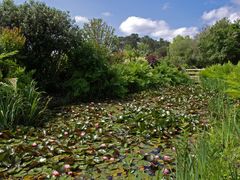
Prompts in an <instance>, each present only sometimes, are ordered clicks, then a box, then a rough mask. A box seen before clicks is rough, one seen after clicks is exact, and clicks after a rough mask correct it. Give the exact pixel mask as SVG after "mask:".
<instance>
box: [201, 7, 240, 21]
mask: <svg viewBox="0 0 240 180" xmlns="http://www.w3.org/2000/svg"><path fill="white" fill-rule="evenodd" d="M222 18H228V19H229V20H230V21H231V22H233V21H235V20H237V19H238V18H240V12H239V11H236V10H234V9H233V8H232V7H228V6H223V7H220V8H218V9H213V10H211V11H208V12H207V11H205V12H204V13H203V15H202V19H203V20H204V21H205V22H206V23H207V24H214V23H215V22H216V21H218V20H220V19H222Z"/></svg>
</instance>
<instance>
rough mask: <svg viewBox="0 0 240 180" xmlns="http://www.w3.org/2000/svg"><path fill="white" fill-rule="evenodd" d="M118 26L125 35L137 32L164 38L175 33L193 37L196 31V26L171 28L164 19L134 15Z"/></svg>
mask: <svg viewBox="0 0 240 180" xmlns="http://www.w3.org/2000/svg"><path fill="white" fill-rule="evenodd" d="M119 28H120V30H121V31H122V32H123V33H124V34H126V35H130V34H132V33H138V34H139V35H150V36H152V37H155V38H164V39H166V40H172V39H173V38H174V37H175V36H177V35H182V36H191V37H193V36H195V35H196V34H197V33H198V28H197V27H181V28H178V29H171V28H170V27H169V25H168V24H167V23H166V22H165V21H164V20H151V19H145V18H141V17H136V16H130V17H128V18H127V19H126V20H125V21H123V22H122V24H121V25H120V27H119Z"/></svg>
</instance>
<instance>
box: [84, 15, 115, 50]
mask: <svg viewBox="0 0 240 180" xmlns="http://www.w3.org/2000/svg"><path fill="white" fill-rule="evenodd" d="M114 31H115V30H114V28H113V27H111V26H109V25H107V23H106V22H104V21H103V20H102V19H95V18H94V19H92V20H91V21H90V22H89V23H85V24H84V26H83V29H82V33H83V38H84V40H86V41H88V42H91V43H95V44H97V45H99V46H103V47H106V48H107V49H109V50H111V51H113V50H115V49H116V41H117V38H116V36H115V35H114Z"/></svg>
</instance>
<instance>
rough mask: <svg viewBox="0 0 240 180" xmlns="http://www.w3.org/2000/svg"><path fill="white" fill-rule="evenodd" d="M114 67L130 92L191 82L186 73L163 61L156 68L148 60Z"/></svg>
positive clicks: (123, 84)
mask: <svg viewBox="0 0 240 180" xmlns="http://www.w3.org/2000/svg"><path fill="white" fill-rule="evenodd" d="M114 68H115V71H116V72H117V73H118V75H119V77H120V82H121V83H122V86H123V87H125V88H126V89H127V90H128V92H136V91H140V90H144V89H148V88H157V87H162V86H167V85H179V84H186V83H189V82H190V80H189V78H188V76H187V75H186V74H184V73H182V72H180V71H178V70H177V68H174V67H172V66H170V65H168V64H166V63H163V62H162V63H157V64H156V65H155V66H154V68H151V66H149V64H148V63H147V62H146V61H144V62H143V61H139V62H127V63H125V64H118V65H115V67H114Z"/></svg>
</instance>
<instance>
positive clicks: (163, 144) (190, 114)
mask: <svg viewBox="0 0 240 180" xmlns="http://www.w3.org/2000/svg"><path fill="white" fill-rule="evenodd" d="M207 99H208V96H207V95H206V94H204V93H203V92H202V91H201V89H200V88H198V87H194V88H193V87H185V86H178V87H171V88H164V89H160V90H158V91H150V92H142V93H140V94H135V95H132V96H131V97H129V98H128V99H125V100H124V101H123V100H122V101H105V102H91V103H87V104H86V103H85V104H78V105H71V106H67V107H58V108H55V109H54V110H52V112H51V113H50V115H49V117H50V118H49V122H48V123H46V124H45V126H44V127H42V128H33V127H18V128H17V129H16V130H15V131H7V130H5V131H1V132H0V177H1V178H10V179H18V178H25V179H34V178H36V179H48V178H56V177H61V178H63V179H74V178H80V179H81V178H82V179H124V178H127V177H130V176H137V174H144V175H146V176H149V177H154V176H158V175H160V174H161V175H163V176H166V177H173V178H174V176H175V175H174V174H175V164H176V161H175V147H174V145H173V142H174V141H175V139H176V138H178V136H179V135H180V134H181V132H182V131H183V130H188V132H189V133H190V134H191V133H194V131H195V130H196V127H201V126H206V125H207V121H206V114H207Z"/></svg>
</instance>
